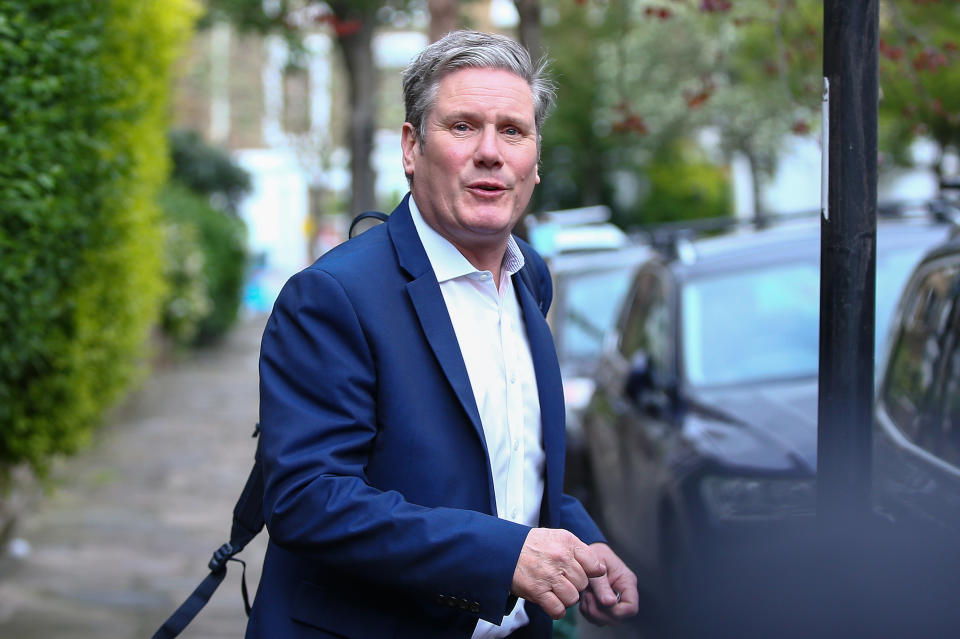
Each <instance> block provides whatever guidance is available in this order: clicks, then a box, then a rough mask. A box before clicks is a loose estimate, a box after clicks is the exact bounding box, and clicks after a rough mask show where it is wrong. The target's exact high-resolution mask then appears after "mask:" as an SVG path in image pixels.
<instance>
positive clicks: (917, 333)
mask: <svg viewBox="0 0 960 639" xmlns="http://www.w3.org/2000/svg"><path fill="white" fill-rule="evenodd" d="M957 272H958V269H957V267H956V266H955V265H947V266H943V267H941V268H936V269H934V270H932V271H930V272H928V273H927V274H926V275H925V276H923V278H922V279H921V281H920V283H919V285H918V286H916V287H915V288H914V289H913V291H912V292H911V293H910V297H909V298H908V299H907V300H905V305H904V307H903V311H902V312H903V315H902V321H901V324H902V325H901V327H900V331H899V334H898V335H897V337H896V339H895V342H894V346H893V348H892V349H891V352H890V360H889V362H888V371H889V372H888V373H887V379H886V382H885V388H884V389H883V401H884V404H885V405H886V409H887V412H888V413H889V415H890V418H891V420H892V421H893V423H894V424H895V425H896V426H897V428H898V429H900V430H901V431H902V432H903V434H904V435H906V436H907V437H908V438H910V439H911V440H913V441H914V442H916V443H918V444H921V445H922V442H921V439H926V438H928V437H929V435H930V433H926V435H925V436H923V437H922V435H923V433H922V431H923V428H924V420H925V417H929V416H930V414H931V408H932V405H931V401H932V399H933V396H932V395H933V393H932V391H933V389H934V387H933V385H934V378H935V369H934V367H935V366H936V364H937V362H938V361H939V359H940V354H941V351H942V348H943V341H944V337H945V332H946V328H947V322H948V319H949V316H950V311H951V308H952V306H953V302H952V299H951V296H950V291H951V289H952V288H953V285H954V281H955V280H956V277H957Z"/></svg>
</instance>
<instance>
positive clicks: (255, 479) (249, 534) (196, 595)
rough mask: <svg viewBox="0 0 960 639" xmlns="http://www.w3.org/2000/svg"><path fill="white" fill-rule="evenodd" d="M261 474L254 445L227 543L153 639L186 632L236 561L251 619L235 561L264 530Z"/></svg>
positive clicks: (244, 580) (244, 579) (244, 581)
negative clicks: (228, 567) (198, 582)
mask: <svg viewBox="0 0 960 639" xmlns="http://www.w3.org/2000/svg"><path fill="white" fill-rule="evenodd" d="M259 434H260V424H257V426H256V428H255V429H254V431H253V436H254V437H257V435H259ZM263 526H264V520H263V471H262V469H261V466H260V443H259V441H258V442H257V452H256V454H255V455H254V461H253V468H251V469H250V475H249V476H248V477H247V483H246V484H245V485H244V487H243V492H241V493H240V498H239V499H237V504H236V506H234V507H233V525H232V527H231V530H230V541H228V542H227V543H225V544H223V545H222V546H220V547H219V548H218V549H217V550H216V551H215V552H214V553H213V557H212V558H211V559H210V563H209V564H207V567H208V568H210V574H209V575H207V576H206V578H205V579H204V580H203V581H201V582H200V585H199V586H197V588H196V589H195V590H194V591H193V593H191V595H190V596H189V597H187V599H186V601H184V602H183V603H182V604H181V605H180V607H179V608H177V609H176V611H174V613H173V614H172V615H170V617H169V618H168V619H167V620H166V621H165V622H164V623H163V625H162V626H160V628H159V629H158V630H157V631H156V632H155V633H154V634H153V639H173V638H174V637H176V636H178V635H179V634H180V633H181V632H183V629H184V628H186V627H187V626H188V625H189V624H190V622H191V621H193V618H194V617H196V616H197V613H199V612H200V611H201V610H202V609H203V607H204V606H206V605H207V602H208V601H210V597H212V596H213V593H214V592H216V590H217V588H218V587H219V586H220V584H221V583H223V579H224V577H226V576H227V562H228V561H236V562H238V563H239V564H241V565H242V566H243V574H242V576H241V578H240V592H241V593H242V594H243V607H244V609H245V610H246V611H247V616H250V596H249V594H248V592H247V564H246V563H244V561H243V560H241V559H237V558H235V557H234V555H236V554H237V553H239V552H240V551H241V550H243V549H244V547H245V546H246V545H247V544H248V543H249V542H250V540H251V539H253V538H254V537H256V536H257V535H258V534H259V533H260V531H261V530H263Z"/></svg>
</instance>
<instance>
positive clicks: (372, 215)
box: [347, 211, 390, 239]
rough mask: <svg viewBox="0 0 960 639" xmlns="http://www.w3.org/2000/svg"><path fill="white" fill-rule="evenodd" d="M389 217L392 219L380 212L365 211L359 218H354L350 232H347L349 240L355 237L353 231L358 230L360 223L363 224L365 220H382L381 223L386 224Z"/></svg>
mask: <svg viewBox="0 0 960 639" xmlns="http://www.w3.org/2000/svg"><path fill="white" fill-rule="evenodd" d="M389 217H390V216H389V215H387V214H386V213H381V212H380V211H364V212H363V213H361V214H359V215H358V216H357V217H355V218H353V222H350V230H349V231H347V239H350V238H352V237H353V229H355V228H356V226H357V224H358V223H359V222H362V221H363V220H369V219H371V218H373V219H376V220H380V221H381V222H386V221H387V218H389Z"/></svg>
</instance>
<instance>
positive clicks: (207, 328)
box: [160, 180, 247, 345]
mask: <svg viewBox="0 0 960 639" xmlns="http://www.w3.org/2000/svg"><path fill="white" fill-rule="evenodd" d="M160 206H161V207H162V208H163V210H164V212H165V215H166V218H167V220H168V234H169V235H168V238H169V241H168V244H167V251H168V270H167V281H168V283H169V292H168V295H167V298H166V300H165V302H164V313H163V327H164V331H165V332H166V333H167V334H168V335H170V336H171V337H172V338H173V339H174V340H175V341H176V342H178V343H180V344H182V345H191V344H202V343H206V342H210V341H212V340H214V339H216V338H218V337H220V336H222V335H223V334H224V333H226V332H227V330H228V329H229V328H230V327H231V326H232V325H233V323H234V322H235V321H236V319H237V313H238V311H239V308H240V300H241V295H242V292H243V278H244V273H245V270H246V257H247V256H246V227H245V226H244V224H243V222H242V221H241V220H240V219H238V218H236V217H234V216H232V215H230V214H229V213H226V212H225V211H222V210H220V209H217V208H214V207H213V206H211V204H210V203H209V200H208V198H207V197H205V196H202V195H199V194H198V193H196V192H195V191H193V190H192V189H189V188H187V187H186V186H183V185H182V184H180V183H178V182H177V181H175V180H174V181H171V183H170V184H169V185H167V187H166V188H165V189H164V190H163V192H162V193H161V196H160Z"/></svg>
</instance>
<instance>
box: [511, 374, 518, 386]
mask: <svg viewBox="0 0 960 639" xmlns="http://www.w3.org/2000/svg"><path fill="white" fill-rule="evenodd" d="M510 383H511V384H516V383H517V376H516V375H511V376H510Z"/></svg>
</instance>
